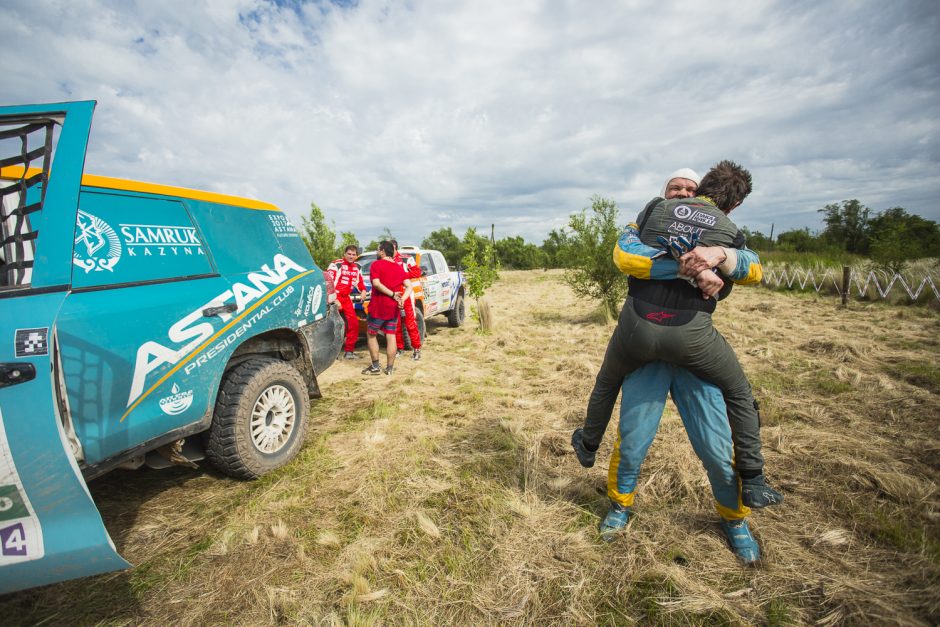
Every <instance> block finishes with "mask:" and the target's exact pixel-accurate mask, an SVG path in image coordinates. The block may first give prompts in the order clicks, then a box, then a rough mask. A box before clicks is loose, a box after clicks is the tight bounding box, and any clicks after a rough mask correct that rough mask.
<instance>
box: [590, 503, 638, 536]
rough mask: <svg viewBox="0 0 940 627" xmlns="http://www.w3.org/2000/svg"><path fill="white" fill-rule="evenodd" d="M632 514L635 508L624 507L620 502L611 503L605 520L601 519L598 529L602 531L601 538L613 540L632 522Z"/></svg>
mask: <svg viewBox="0 0 940 627" xmlns="http://www.w3.org/2000/svg"><path fill="white" fill-rule="evenodd" d="M631 515H633V510H631V509H630V508H629V507H624V506H623V505H620V504H619V503H611V504H610V509H609V510H607V515H606V516H604V520H602V521H601V524H600V526H599V527H598V531H600V532H601V540H603V541H604V542H610V541H612V540H613V539H614V538H615V537H616V536H617V534H618V533H619V532H620V531H622V530H623V528H624V527H626V526H627V523H628V522H630V516H631Z"/></svg>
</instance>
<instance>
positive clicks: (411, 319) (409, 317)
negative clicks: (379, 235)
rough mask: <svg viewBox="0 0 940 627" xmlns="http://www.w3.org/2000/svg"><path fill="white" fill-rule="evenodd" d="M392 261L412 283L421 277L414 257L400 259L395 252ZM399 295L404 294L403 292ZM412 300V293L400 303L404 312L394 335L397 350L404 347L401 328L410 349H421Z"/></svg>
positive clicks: (400, 256) (398, 254)
mask: <svg viewBox="0 0 940 627" xmlns="http://www.w3.org/2000/svg"><path fill="white" fill-rule="evenodd" d="M393 261H394V262H395V263H397V264H398V265H400V266H401V267H402V269H403V270H404V271H405V277H406V278H408V279H411V282H412V283H414V282H415V281H417V280H418V278H419V277H420V276H421V268H419V267H418V264H416V263H415V260H414V257H402V255H401V253H399V252H398V251H395V258H394V259H393ZM400 293H404V290H403V291H402V292H400ZM414 298H415V297H414V292H412V293H411V298H409V299H408V300H405V301H402V307H403V308H404V310H405V324H400V325H398V333H397V334H396V335H395V339H396V340H397V341H398V347H399V348H401V347H403V346H404V345H405V343H404V340H405V338H404V334H403V333H402V329H401V328H402V327H406V328H407V329H408V337H409V338H411V348H421V333H420V332H419V331H418V323H417V322H416V321H415V308H414Z"/></svg>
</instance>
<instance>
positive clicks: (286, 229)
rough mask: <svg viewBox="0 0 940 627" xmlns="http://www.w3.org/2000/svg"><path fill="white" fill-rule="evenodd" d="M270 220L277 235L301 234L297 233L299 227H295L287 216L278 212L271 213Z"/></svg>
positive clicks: (294, 235) (295, 235) (290, 235)
mask: <svg viewBox="0 0 940 627" xmlns="http://www.w3.org/2000/svg"><path fill="white" fill-rule="evenodd" d="M268 221H269V222H271V230H273V231H274V235H275V236H276V237H300V234H299V233H297V229H296V228H294V225H293V224H291V221H290V220H288V219H287V216H285V215H278V214H273V215H269V216H268Z"/></svg>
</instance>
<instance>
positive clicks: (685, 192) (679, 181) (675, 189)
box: [662, 168, 702, 200]
mask: <svg viewBox="0 0 940 627" xmlns="http://www.w3.org/2000/svg"><path fill="white" fill-rule="evenodd" d="M701 181H702V177H700V176H699V175H698V174H697V173H696V172H695V170H693V169H691V168H679V169H678V170H676V171H675V172H673V173H672V174H670V175H669V178H668V179H666V184H665V185H664V186H663V194H662V196H663V198H665V199H666V200H671V199H673V198H693V197H694V196H695V190H697V189H698V184H699V183H700V182H701Z"/></svg>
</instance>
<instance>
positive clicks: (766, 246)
mask: <svg viewBox="0 0 940 627" xmlns="http://www.w3.org/2000/svg"><path fill="white" fill-rule="evenodd" d="M741 232H742V233H744V237H745V239H746V240H747V247H748V248H750V249H751V250H757V251H768V250H773V242H771V241H770V238H769V237H767V236H766V235H764V234H763V233H761V232H760V231H750V230H748V228H747V227H746V226H742V227H741Z"/></svg>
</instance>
